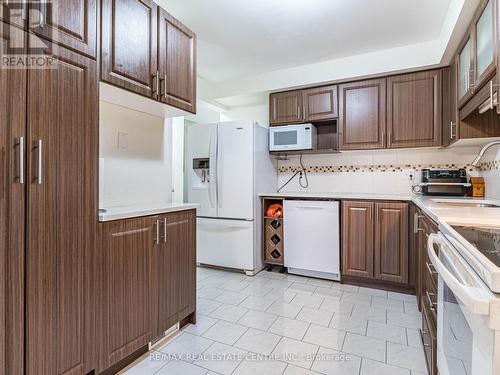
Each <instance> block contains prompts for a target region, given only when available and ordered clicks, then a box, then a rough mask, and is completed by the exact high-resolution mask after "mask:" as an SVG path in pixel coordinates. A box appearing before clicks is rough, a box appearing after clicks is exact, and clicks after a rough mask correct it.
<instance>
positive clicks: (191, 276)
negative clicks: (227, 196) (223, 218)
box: [157, 211, 196, 333]
mask: <svg viewBox="0 0 500 375" xmlns="http://www.w3.org/2000/svg"><path fill="white" fill-rule="evenodd" d="M161 222H162V224H161V225H162V229H163V230H162V232H163V234H162V241H163V245H162V246H160V247H159V249H158V261H157V264H158V269H157V275H158V293H159V294H158V333H160V332H163V331H165V330H167V329H168V328H170V327H171V326H172V325H173V324H175V323H176V322H178V321H179V320H182V319H184V318H185V317H186V316H188V315H189V314H191V313H192V312H194V310H195V305H196V214H195V212H194V211H186V212H179V213H174V214H170V215H167V216H165V217H163V218H162V219H161Z"/></svg>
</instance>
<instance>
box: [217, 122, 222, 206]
mask: <svg viewBox="0 0 500 375" xmlns="http://www.w3.org/2000/svg"><path fill="white" fill-rule="evenodd" d="M221 145H222V142H221V137H220V134H219V126H218V125H217V204H218V206H219V208H222V168H220V165H221V160H222V152H221V148H222V147H221Z"/></svg>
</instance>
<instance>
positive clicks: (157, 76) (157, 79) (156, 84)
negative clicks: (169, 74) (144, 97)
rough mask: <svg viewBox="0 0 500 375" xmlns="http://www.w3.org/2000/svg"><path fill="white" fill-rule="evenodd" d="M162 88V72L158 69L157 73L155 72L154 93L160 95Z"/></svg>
mask: <svg viewBox="0 0 500 375" xmlns="http://www.w3.org/2000/svg"><path fill="white" fill-rule="evenodd" d="M159 89H160V72H159V71H158V70H157V71H156V74H153V90H152V91H153V95H157V96H158V95H159V94H160V93H159Z"/></svg>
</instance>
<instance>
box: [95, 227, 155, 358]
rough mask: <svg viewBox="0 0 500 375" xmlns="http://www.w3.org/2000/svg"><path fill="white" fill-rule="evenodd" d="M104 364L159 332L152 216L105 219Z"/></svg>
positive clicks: (137, 347) (103, 258)
mask: <svg viewBox="0 0 500 375" xmlns="http://www.w3.org/2000/svg"><path fill="white" fill-rule="evenodd" d="M101 234H102V237H101V246H102V248H101V254H102V262H103V263H102V264H103V267H102V274H103V278H104V282H103V285H102V291H103V298H102V301H101V305H102V306H101V308H102V310H103V311H102V314H103V316H102V318H103V324H104V329H103V333H104V335H103V337H102V339H103V340H104V341H103V345H104V352H103V354H104V358H103V359H102V363H103V368H108V367H110V366H112V365H114V364H115V363H117V362H119V361H121V360H122V359H124V358H126V357H127V356H128V355H129V354H131V353H133V352H135V351H136V350H138V349H140V348H141V347H143V346H144V345H146V344H147V343H148V342H149V341H150V340H151V339H152V338H153V337H154V327H153V326H152V323H153V320H152V319H151V318H152V314H153V303H154V292H153V290H154V279H153V277H154V275H153V267H154V253H155V250H156V249H155V248H156V246H157V245H155V244H154V241H155V240H156V237H155V236H156V234H155V227H154V225H153V220H152V219H151V218H136V219H130V220H120V221H113V222H109V223H104V224H102V228H101Z"/></svg>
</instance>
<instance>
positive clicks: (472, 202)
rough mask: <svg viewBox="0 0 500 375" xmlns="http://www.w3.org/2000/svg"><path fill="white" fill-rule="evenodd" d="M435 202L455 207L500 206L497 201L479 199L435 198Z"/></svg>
mask: <svg viewBox="0 0 500 375" xmlns="http://www.w3.org/2000/svg"><path fill="white" fill-rule="evenodd" d="M432 201H433V202H435V203H439V204H443V205H446V206H453V207H476V208H500V205H498V204H495V203H490V202H487V201H477V200H469V201H467V200H463V201H458V200H451V199H450V200H447V199H433V200H432Z"/></svg>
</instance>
